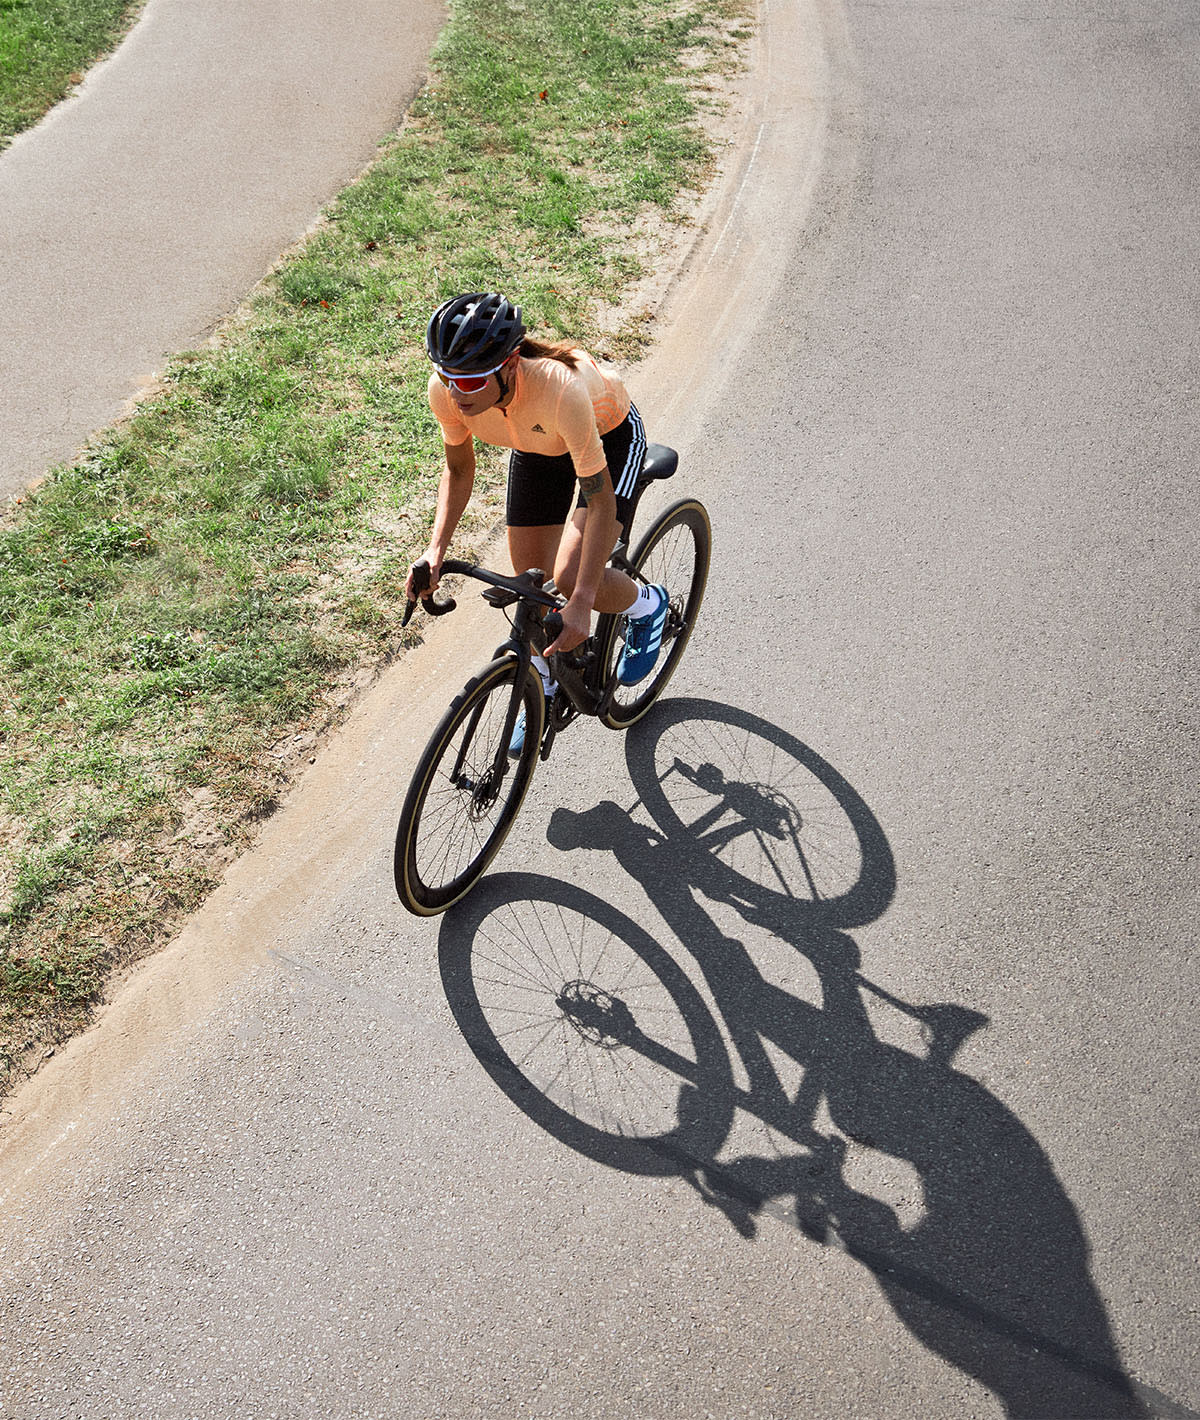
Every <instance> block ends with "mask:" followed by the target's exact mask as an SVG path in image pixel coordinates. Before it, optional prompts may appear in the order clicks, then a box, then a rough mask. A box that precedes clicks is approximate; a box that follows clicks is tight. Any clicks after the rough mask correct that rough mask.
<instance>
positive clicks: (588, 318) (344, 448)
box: [0, 0, 744, 1068]
mask: <svg viewBox="0 0 1200 1420" xmlns="http://www.w3.org/2000/svg"><path fill="white" fill-rule="evenodd" d="M688 3H689V7H690V8H687V9H685V10H681V9H680V6H679V5H678V4H677V3H671V4H669V5H668V4H667V3H666V0H590V3H589V4H588V5H586V6H582V5H579V4H578V3H577V0H509V3H507V4H505V3H500V4H497V3H496V0H486V3H485V0H458V3H457V4H456V5H455V6H454V8H453V11H452V17H451V22H450V24H449V26H448V28H447V30H446V32H445V33H444V35H443V37H442V39H441V41H440V43H439V45H438V48H437V50H436V53H435V56H434V63H433V69H432V78H431V81H430V83H429V85H428V86H427V88H426V89H425V91H424V92H423V93H422V95H421V96H420V97H419V99H418V101H417V103H416V105H415V106H414V109H413V110H412V113H411V114H410V117H409V120H408V121H407V122H406V124H405V126H404V128H403V129H402V130H401V131H400V133H399V134H398V135H396V137H395V138H394V139H393V140H391V141H389V142H388V143H387V144H386V145H384V147H383V148H382V149H381V152H380V156H379V158H378V160H377V162H376V163H375V164H374V165H373V167H372V168H371V169H370V170H369V171H368V172H367V173H366V174H365V175H363V177H362V178H361V179H360V180H359V181H358V182H356V183H355V184H353V185H352V186H351V187H350V188H349V189H347V191H346V192H345V193H344V194H343V195H342V196H341V198H340V199H339V200H338V202H337V203H336V204H335V205H334V206H333V207H332V209H331V210H330V211H329V212H328V213H327V218H326V221H325V222H324V223H323V224H322V226H321V227H320V228H319V229H318V231H317V232H316V234H315V235H314V236H313V237H312V238H311V239H310V240H309V241H308V242H307V243H306V245H305V246H304V248H303V249H302V250H301V251H299V252H297V253H296V254H294V255H293V256H292V258H291V259H290V260H289V261H287V262H286V263H285V264H283V265H282V266H281V267H280V268H279V270H278V271H277V272H275V273H274V274H273V275H272V277H270V278H269V279H268V280H267V281H265V282H264V283H263V284H262V286H261V287H260V288H259V289H258V290H257V291H256V292H255V293H254V295H253V297H252V299H251V300H249V301H248V302H247V304H246V306H245V307H244V308H243V309H242V310H241V311H239V312H238V313H237V314H236V316H235V317H234V318H233V319H232V320H231V321H230V322H229V325H228V329H227V330H226V331H225V332H224V333H223V336H222V338H221V340H220V342H219V343H218V345H217V347H216V348H214V349H209V350H206V351H203V352H193V353H190V354H186V355H184V356H182V357H181V358H179V359H178V360H176V361H175V362H174V364H173V366H172V368H171V371H170V373H169V376H168V379H167V381H166V384H165V388H164V389H163V390H162V392H161V394H160V395H159V396H157V397H156V398H154V399H153V400H152V401H150V402H148V403H146V404H144V405H143V406H142V407H141V409H140V411H139V412H138V414H137V415H136V417H134V418H133V419H132V420H131V421H130V422H128V423H126V424H125V425H123V426H122V427H120V428H118V429H116V430H114V431H112V432H111V433H110V435H109V436H108V437H106V438H105V439H103V440H101V441H100V442H98V443H97V444H96V446H95V447H94V448H92V449H91V450H90V451H89V453H88V454H87V456H86V457H84V458H82V459H81V460H80V461H79V462H78V463H76V464H74V465H73V466H70V467H64V468H60V469H58V470H56V471H55V472H54V474H53V475H52V476H51V477H50V478H49V479H47V480H46V481H45V482H44V483H42V484H41V485H40V486H39V487H38V488H37V489H36V490H35V491H33V492H32V493H30V494H27V495H26V496H25V497H24V498H22V499H21V500H19V502H18V503H17V504H14V505H13V506H12V507H11V508H10V509H9V513H8V515H7V517H6V518H5V519H4V520H3V521H2V522H0V1068H3V1066H4V1063H5V1058H7V1060H8V1062H9V1064H10V1066H12V1067H13V1068H16V1067H17V1066H18V1064H19V1062H20V1061H21V1060H22V1059H23V1058H26V1059H27V1051H28V1049H29V1047H30V1045H31V1043H32V1042H34V1041H37V1040H42V1041H45V1040H48V1039H53V1038H56V1037H58V1036H61V1035H63V1034H64V1033H66V1032H68V1031H70V1030H71V1029H73V1028H75V1027H76V1026H77V1025H78V1024H79V1022H80V1021H81V1020H83V1019H85V1017H86V1013H87V1010H88V1008H89V1004H90V1003H91V1002H92V1001H93V1000H94V999H95V998H96V994H97V992H98V991H99V990H100V989H101V988H102V985H103V982H104V979H105V976H106V974H107V973H108V972H109V971H110V970H111V968H112V967H113V966H114V965H115V964H120V963H126V962H129V961H130V960H133V959H135V958H137V957H138V956H140V955H143V954H144V953H145V952H146V951H148V950H150V949H151V948H153V946H155V945H156V944H158V943H160V942H162V941H163V940H165V939H166V938H167V937H168V936H169V935H170V934H171V933H172V932H173V931H174V930H175V929H176V928H177V927H178V925H179V923H180V921H181V919H182V916H183V915H184V914H185V913H187V912H188V911H190V910H192V909H193V908H195V906H196V905H197V904H198V903H199V902H200V901H201V899H202V898H203V896H204V894H205V893H206V892H207V891H208V890H209V889H210V888H211V887H212V886H213V885H214V883H215V882H216V881H217V879H218V878H219V876H220V874H221V872H222V870H223V868H224V866H225V865H226V863H227V862H228V861H229V859H230V858H231V857H232V856H233V854H235V853H236V852H237V851H239V850H240V849H241V848H243V847H244V846H245V845H246V844H247V843H248V842H249V841H250V840H251V839H252V837H253V835H254V833H255V830H256V826H257V824H258V823H259V822H260V821H261V819H262V817H263V815H265V814H267V813H269V812H270V811H271V809H272V808H273V807H274V806H275V804H276V803H277V801H278V798H279V796H280V795H281V793H282V792H283V791H284V789H285V787H286V784H287V782H288V777H289V772H290V771H291V770H292V769H294V767H295V766H294V758H295V753H296V747H297V746H300V747H301V748H302V749H303V752H304V753H311V752H312V751H311V746H312V745H313V744H314V743H315V741H316V738H317V737H318V736H319V735H320V734H321V733H323V732H324V731H326V730H327V729H329V728H330V727H331V726H333V725H334V724H336V722H337V720H338V717H339V715H340V714H341V713H342V711H343V709H344V706H345V704H346V702H347V700H348V699H349V696H350V692H349V689H348V687H349V685H350V682H351V680H352V678H353V677H354V676H356V675H357V674H358V673H359V672H361V670H362V668H363V667H364V666H372V665H379V664H381V663H382V662H384V661H385V660H387V659H388V658H389V657H391V656H392V655H394V654H395V653H396V651H397V648H398V647H399V646H400V645H401V644H402V637H401V634H400V631H399V620H400V615H401V612H402V609H403V608H402V587H403V581H404V575H405V571H406V568H407V566H408V564H409V562H410V561H411V559H412V557H413V556H415V555H416V553H417V552H419V551H420V550H421V549H422V548H423V547H424V545H425V540H426V536H427V533H428V527H429V522H430V517H431V513H432V509H433V505H434V498H435V492H436V484H437V478H438V472H439V469H440V462H441V445H440V441H439V438H438V435H437V427H436V425H435V423H434V421H433V419H432V416H431V415H430V413H429V410H428V407H427V404H426V400H425V381H426V374H427V365H426V363H425V361H424V358H423V355H422V351H421V339H422V335H423V331H424V326H425V321H426V318H427V315H428V312H429V310H430V309H431V308H432V307H433V306H434V305H436V304H437V303H438V302H439V301H441V300H442V299H444V298H445V297H447V296H449V295H451V294H454V293H456V292H458V291H461V290H470V289H489V288H490V289H501V290H503V291H505V292H507V293H508V294H510V295H511V296H512V297H513V298H514V299H515V300H518V301H519V302H520V303H521V304H522V305H523V306H524V308H525V311H526V316H527V319H528V320H530V322H531V324H532V325H534V326H535V327H537V328H539V329H540V330H541V331H542V332H543V333H549V334H553V333H556V332H559V333H569V334H570V335H571V336H572V338H575V339H578V340H580V341H581V343H584V344H586V345H589V346H590V347H591V348H593V349H596V350H599V351H600V352H601V353H607V354H609V355H612V356H617V357H633V356H635V355H636V354H637V352H638V350H639V349H640V347H641V345H642V342H643V341H644V340H645V338H646V337H645V321H644V320H643V319H641V316H642V312H641V311H640V310H632V311H623V310H622V308H621V307H620V305H619V300H620V296H621V293H622V292H623V291H625V290H627V289H628V287H629V283H630V282H631V281H632V280H633V279H634V278H635V277H637V276H638V275H639V274H641V269H640V267H639V263H638V261H637V260H636V259H635V257H634V256H633V254H632V251H631V247H630V244H629V242H628V239H627V233H628V231H629V229H630V226H631V225H632V224H633V223H634V222H635V221H637V220H638V219H640V218H643V217H644V216H645V214H647V213H652V214H653V213H656V214H658V219H659V220H660V221H662V220H665V221H666V222H668V223H669V222H670V221H672V220H675V219H674V217H673V213H675V211H676V209H677V207H678V202H679V199H680V197H681V195H684V194H686V193H688V192H689V191H692V190H694V189H696V188H697V187H699V186H700V185H702V184H703V183H704V182H705V181H706V179H707V177H708V175H709V171H710V154H709V145H708V143H707V141H706V139H705V137H704V134H703V132H702V131H701V129H700V127H699V124H698V120H699V118H700V117H701V115H702V111H703V109H704V108H705V106H709V107H711V106H712V105H713V104H714V103H715V100H714V98H713V97H712V87H713V84H714V82H715V78H714V76H715V75H717V74H718V73H721V72H725V71H727V70H728V69H729V68H730V67H731V66H732V65H734V64H735V63H736V62H737V54H738V44H739V42H740V39H739V36H741V35H744V31H743V30H738V29H737V28H736V27H737V25H738V21H739V19H740V18H744V16H742V15H741V11H740V0H688ZM643 225H645V223H643ZM597 293H603V298H601V297H600V296H598V294H597ZM499 467H500V464H499V461H498V460H494V461H492V462H490V463H487V464H485V472H484V476H483V478H482V479H481V485H482V486H481V488H480V491H479V492H477V495H476V499H475V500H474V502H473V505H472V510H473V511H472V516H471V517H470V518H469V519H468V520H467V522H466V523H465V524H464V529H463V532H462V533H461V534H460V537H459V539H458V540H457V542H456V551H457V552H458V553H459V554H460V555H462V554H463V553H464V552H467V551H469V550H470V549H471V546H472V541H473V539H474V540H475V541H476V542H478V540H479V539H481V538H482V536H483V534H484V533H485V532H486V531H487V530H488V529H489V528H490V527H491V526H492V525H494V522H495V520H496V518H497V516H498V513H499V508H500V487H499V485H500V477H499Z"/></svg>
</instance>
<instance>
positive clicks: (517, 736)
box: [508, 695, 550, 759]
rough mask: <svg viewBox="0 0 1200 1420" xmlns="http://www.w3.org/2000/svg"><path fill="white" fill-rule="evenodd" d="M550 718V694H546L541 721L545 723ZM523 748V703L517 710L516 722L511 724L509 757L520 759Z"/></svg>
mask: <svg viewBox="0 0 1200 1420" xmlns="http://www.w3.org/2000/svg"><path fill="white" fill-rule="evenodd" d="M549 719H550V696H548V695H547V696H546V713H545V715H544V716H543V717H542V723H543V724H546V723H547V722H548V721H549ZM524 748H525V707H524V705H522V706H521V708H520V709H519V710H518V711H517V723H516V724H515V725H514V726H513V732H512V739H511V740H509V742H508V757H509V759H520V758H521V751H522V750H523V749H524Z"/></svg>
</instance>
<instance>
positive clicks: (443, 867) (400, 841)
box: [395, 656, 545, 917]
mask: <svg viewBox="0 0 1200 1420" xmlns="http://www.w3.org/2000/svg"><path fill="white" fill-rule="evenodd" d="M518 675H522V676H523V677H524V679H523V681H522V683H521V685H520V687H519V689H517V690H516V691H515V692H514V682H515V681H516V678H517V676H518ZM514 693H516V694H518V695H519V697H520V704H521V706H522V707H523V709H524V711H525V744H524V747H523V748H522V750H521V755H520V758H519V759H516V760H513V759H511V758H510V757H509V754H508V737H507V736H506V734H505V724H506V720H507V718H508V709H509V705H510V704H511V702H512V699H513V695H514ZM544 716H545V696H544V695H543V693H542V685H541V680H540V678H539V677H538V676H537V674H536V673H535V672H533V671H531V670H524V671H522V669H521V666H520V663H519V662H518V661H516V660H514V659H513V658H512V657H511V656H505V657H502V658H500V659H499V660H495V661H493V662H492V663H491V665H490V666H488V667H487V669H486V670H484V671H481V672H480V674H479V675H477V676H475V677H473V678H472V679H471V680H469V681H468V682H467V684H466V686H465V687H464V688H463V691H462V693H461V694H460V695H457V696H455V698H454V700H453V701H452V703H451V705H450V708H449V709H448V710H447V711H446V713H445V715H444V716H443V717H442V720H441V723H440V724H439V725H438V727H437V729H436V730H435V731H434V732H433V737H432V738H431V739H430V741H429V744H428V745H427V746H426V747H425V752H424V753H423V754H422V756H421V759H420V762H419V763H418V765H417V769H416V772H415V773H414V775H413V777H412V783H411V784H410V785H409V788H408V795H407V797H406V798H405V800H404V808H403V809H402V810H401V813H400V824H399V827H398V828H397V830H396V854H395V875H396V892H397V893H398V894H399V897H400V901H401V902H402V903H403V904H404V905H405V907H407V908H408V910H409V911H410V912H415V913H416V914H417V915H418V916H420V917H432V916H434V915H435V914H436V913H439V912H444V911H445V910H446V908H448V907H450V906H451V905H452V904H453V903H455V902H457V901H458V900H459V898H460V897H462V896H463V895H464V894H466V893H467V892H469V891H470V890H471V888H472V887H474V885H475V884H476V883H477V882H478V881H479V879H480V878H481V877H482V876H483V873H484V872H485V870H486V869H487V866H488V864H489V863H490V862H491V861H492V859H493V858H494V857H495V856H496V854H497V852H499V849H500V845H501V844H502V843H503V842H504V839H505V837H506V836H507V834H508V830H509V829H510V828H511V827H512V823H513V820H514V819H515V818H516V816H517V812H518V810H519V809H520V807H521V803H522V801H523V800H524V798H525V791H526V789H528V787H529V781H530V780H531V779H532V778H533V771H534V767H535V766H536V764H537V756H538V750H539V749H540V747H541V741H542V729H543V719H544Z"/></svg>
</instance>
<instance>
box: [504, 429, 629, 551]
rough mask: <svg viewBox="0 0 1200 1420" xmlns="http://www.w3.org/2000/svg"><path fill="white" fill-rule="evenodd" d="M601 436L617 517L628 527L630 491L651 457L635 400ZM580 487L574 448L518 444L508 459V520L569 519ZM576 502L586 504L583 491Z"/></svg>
mask: <svg viewBox="0 0 1200 1420" xmlns="http://www.w3.org/2000/svg"><path fill="white" fill-rule="evenodd" d="M600 442H601V443H602V444H603V445H604V456H605V458H606V459H607V461H608V471H609V474H610V475H611V476H612V481H613V488H614V489H615V491H616V495H617V521H618V522H619V523H620V524H621V525H622V527H623V526H624V524H625V518H626V515H627V514H628V512H629V497H630V494H631V493H632V492H633V487H634V484H635V483H636V482H637V478H638V474H640V473H641V471H642V464H643V463H645V461H646V432H645V430H644V429H643V428H642V416H641V415H640V414H639V413H638V412H637V409H636V407H635V406H634V405H632V404H631V405H630V406H629V413H628V414H627V415H626V417H625V418H624V419H623V420H622V421H621V422H620V424H618V425H617V427H616V428H615V429H612V430H610V431H609V433H607V434H602V435H601V436H600ZM575 487H576V479H575V465H574V463H573V461H572V459H571V455H570V454H556V455H554V456H553V457H551V456H550V455H547V454H527V453H524V452H523V451H522V450H520V449H514V450H513V451H512V457H511V458H510V459H509V461H508V500H507V503H508V506H507V513H506V519H505V520H506V522H507V523H508V526H509V527H510V528H540V527H550V526H552V525H556V524H560V523H565V522H566V521H567V519H568V518H569V517H570V516H571V508H572V497H573V495H574V492H575ZM574 506H575V507H576V508H582V507H584V506H585V503H584V497H583V494H582V493H581V494H580V495H579V497H578V499H577V500H576V501H575V503H574Z"/></svg>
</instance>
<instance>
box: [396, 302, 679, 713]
mask: <svg viewBox="0 0 1200 1420" xmlns="http://www.w3.org/2000/svg"><path fill="white" fill-rule="evenodd" d="M425 349H426V353H427V354H428V356H429V358H430V360H431V361H432V362H433V370H434V372H433V374H432V375H431V376H430V379H429V404H430V408H431V409H432V410H433V413H434V416H435V417H436V419H437V421H438V424H439V425H440V426H441V430H442V439H443V442H444V444H445V450H446V467H445V470H444V472H443V474H442V479H441V483H440V485H439V487H438V500H437V513H436V515H435V517H434V523H433V533H432V535H431V537H430V542H429V547H428V549H427V551H426V552H425V554H424V556H425V560H427V561H428V563H429V567H430V571H431V580H430V593H431V592H432V590H433V588H435V587H436V586H437V584H438V577H439V574H440V572H441V567H442V560H443V558H444V557H445V556H446V552H447V549H448V548H449V545H450V539H451V538H452V537H453V535H454V531H455V529H456V528H457V526H458V522H459V519H460V518H461V517H462V514H463V510H464V509H465V508H466V506H467V502H468V500H469V499H470V496H471V491H472V489H473V487H474V483H475V444H474V440H475V439H481V440H482V441H483V442H484V443H485V444H493V445H496V446H498V447H500V448H507V449H511V450H512V451H513V452H512V455H511V457H510V459H509V468H508V496H507V509H506V523H507V527H508V550H509V556H510V558H511V560H512V565H513V571H514V572H515V573H517V574H520V573H522V572H525V571H527V570H528V569H529V568H531V567H541V568H553V575H554V582H555V585H556V587H557V588H558V590H559V592H561V593H562V594H563V595H564V596H565V597H566V598H567V603H566V605H565V606H564V607H563V608H562V620H563V629H562V632H561V633H560V634H559V636H558V637H557V639H556V640H555V641H554V642H553V643H552V644H551V645H550V646H548V647H547V648H546V654H547V655H550V654H551V653H552V652H556V651H570V650H573V649H574V648H575V647H576V646H578V645H580V644H581V643H582V642H583V641H585V640H586V639H587V637H588V635H589V634H590V631H591V616H592V612H593V611H598V612H614V613H620V612H623V613H625V615H626V617H627V623H626V636H625V648H624V651H623V652H622V656H621V662H620V667H619V670H618V674H617V678H618V680H619V681H620V682H621V683H622V684H624V685H635V684H637V682H638V681H640V680H643V679H644V678H645V677H646V676H648V675H649V674H650V672H651V670H653V668H654V664H655V662H656V660H657V659H658V653H659V650H660V647H661V645H662V636H663V626H664V623H665V621H666V617H667V611H668V600H667V592H666V589H665V588H664V587H662V586H658V585H655V586H648V587H645V588H639V586H638V585H637V583H635V582H634V581H633V579H632V578H630V577H627V576H626V575H625V574H624V573H622V572H618V571H617V570H616V569H615V568H612V567H609V566H607V563H608V559H609V556H610V555H611V553H612V550H613V548H614V546H615V545H616V543H617V540H618V537H619V534H620V529H621V527H622V524H623V522H624V519H625V515H626V512H627V510H628V501H627V500H628V495H629V493H630V492H631V491H632V490H633V486H634V483H635V481H636V479H637V477H638V474H639V473H640V472H641V469H642V462H643V458H644V456H645V450H646V439H645V434H644V433H643V430H642V421H641V416H640V415H639V414H638V412H637V409H636V408H635V407H634V405H633V403H632V402H631V400H630V398H629V395H628V393H627V392H626V390H625V386H624V385H623V384H622V383H621V381H620V379H619V378H618V377H617V376H616V375H615V374H614V373H613V372H612V371H611V370H608V369H602V368H601V367H600V366H599V365H597V364H596V362H595V361H594V360H593V359H592V358H591V356H590V355H588V354H587V353H586V352H585V351H583V350H579V349H576V348H574V347H573V346H571V345H569V344H557V345H545V344H543V343H541V342H540V341H536V340H532V339H530V338H529V337H528V335H527V334H526V332H525V326H524V325H523V323H522V321H521V310H520V307H518V306H514V305H512V304H510V302H508V301H507V300H506V299H505V298H504V297H503V296H501V295H498V294H497V293H496V292H494V291H488V292H482V291H476V292H471V293H469V294H467V295H463V296H456V297H454V298H453V299H452V300H449V301H446V302H445V303H444V304H442V305H441V306H439V307H438V308H437V310H436V311H434V313H433V315H432V316H431V317H430V320H429V326H428V329H427V330H426V334H425ZM576 484H578V489H579V495H578V500H577V501H575V502H574V507H572V502H573V499H574V495H575V488H576ZM406 592H407V594H408V597H409V600H410V601H411V600H413V598H414V591H413V585H412V577H411V573H410V576H409V581H408V584H407V586H406ZM535 664H537V668H538V670H539V672H540V673H541V675H542V679H543V682H544V684H545V687H546V692H547V694H548V695H549V694H551V693H552V692H553V689H554V687H553V683H552V682H551V680H550V670H549V666H548V664H547V663H546V661H545V660H543V658H542V657H540V656H539V657H536V658H535Z"/></svg>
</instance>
